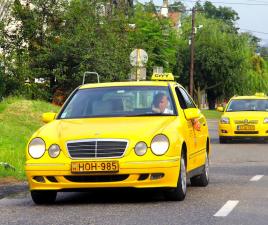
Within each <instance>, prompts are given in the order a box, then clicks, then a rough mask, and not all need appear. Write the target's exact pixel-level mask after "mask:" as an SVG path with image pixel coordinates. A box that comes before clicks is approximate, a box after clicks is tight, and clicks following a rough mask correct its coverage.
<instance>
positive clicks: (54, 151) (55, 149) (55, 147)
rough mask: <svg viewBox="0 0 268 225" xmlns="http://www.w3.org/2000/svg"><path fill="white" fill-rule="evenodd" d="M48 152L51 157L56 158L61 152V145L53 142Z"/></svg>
mask: <svg viewBox="0 0 268 225" xmlns="http://www.w3.org/2000/svg"><path fill="white" fill-rule="evenodd" d="M48 154H49V156H50V157H51V158H56V157H58V156H59V154H60V147H59V146H58V145H56V144H53V145H51V146H50V147H49V149H48Z"/></svg>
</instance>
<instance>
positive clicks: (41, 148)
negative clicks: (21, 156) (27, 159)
mask: <svg viewBox="0 0 268 225" xmlns="http://www.w3.org/2000/svg"><path fill="white" fill-rule="evenodd" d="M45 151H46V144H45V142H44V141H43V139H42V138H34V139H33V140H32V141H31V142H30V144H29V147H28V152H29V154H30V156H31V157H33V158H34V159H39V158H41V157H42V156H43V155H44V153H45Z"/></svg>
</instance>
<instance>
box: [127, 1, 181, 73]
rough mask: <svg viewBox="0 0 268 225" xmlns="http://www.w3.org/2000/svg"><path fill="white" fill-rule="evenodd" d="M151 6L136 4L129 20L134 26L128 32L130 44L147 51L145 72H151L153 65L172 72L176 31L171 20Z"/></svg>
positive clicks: (174, 61) (175, 48)
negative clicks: (132, 15)
mask: <svg viewBox="0 0 268 225" xmlns="http://www.w3.org/2000/svg"><path fill="white" fill-rule="evenodd" d="M153 8H154V5H153V4H152V3H150V4H148V5H145V6H143V5H141V4H136V6H135V15H134V17H133V18H132V20H131V23H134V24H135V25H136V28H135V30H133V31H132V32H130V33H129V40H130V46H131V47H132V48H133V49H134V48H142V49H144V50H145V51H146V52H147V53H148V55H149V60H148V63H147V74H152V71H153V66H162V67H164V69H165V70H166V71H171V72H172V71H173V69H174V67H175V65H176V52H177V44H178V33H177V32H176V30H175V29H174V28H172V24H171V21H170V20H169V19H168V18H163V17H161V16H160V15H158V14H157V13H156V11H155V10H153Z"/></svg>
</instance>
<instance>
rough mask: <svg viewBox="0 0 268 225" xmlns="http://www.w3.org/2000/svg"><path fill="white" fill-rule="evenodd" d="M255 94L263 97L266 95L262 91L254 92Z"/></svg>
mask: <svg viewBox="0 0 268 225" xmlns="http://www.w3.org/2000/svg"><path fill="white" fill-rule="evenodd" d="M255 96H259V97H265V96H266V95H265V94H264V93H263V92H256V93H255Z"/></svg>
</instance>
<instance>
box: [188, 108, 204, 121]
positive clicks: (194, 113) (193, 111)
mask: <svg viewBox="0 0 268 225" xmlns="http://www.w3.org/2000/svg"><path fill="white" fill-rule="evenodd" d="M184 115H185V117H186V119H187V120H192V119H196V118H198V117H200V115H201V113H200V110H199V109H197V108H190V109H185V110H184Z"/></svg>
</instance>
